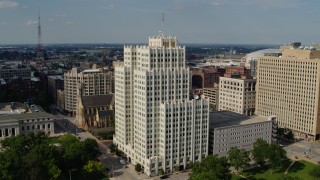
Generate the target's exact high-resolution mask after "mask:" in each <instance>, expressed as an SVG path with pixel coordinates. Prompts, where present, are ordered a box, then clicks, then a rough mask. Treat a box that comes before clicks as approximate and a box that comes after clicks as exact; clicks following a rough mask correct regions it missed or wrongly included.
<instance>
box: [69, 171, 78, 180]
mask: <svg viewBox="0 0 320 180" xmlns="http://www.w3.org/2000/svg"><path fill="white" fill-rule="evenodd" d="M76 170H77V169H71V170H69V176H70V180H72V178H71V172H73V171H76Z"/></svg>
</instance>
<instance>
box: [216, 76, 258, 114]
mask: <svg viewBox="0 0 320 180" xmlns="http://www.w3.org/2000/svg"><path fill="white" fill-rule="evenodd" d="M255 88H256V80H255V79H236V78H228V77H220V83H219V111H224V110H227V111H232V112H236V113H239V114H246V115H248V116H251V115H253V114H254V111H255V100H256V99H255V98H256V89H255Z"/></svg>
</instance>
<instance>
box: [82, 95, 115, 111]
mask: <svg viewBox="0 0 320 180" xmlns="http://www.w3.org/2000/svg"><path fill="white" fill-rule="evenodd" d="M81 99H82V104H83V106H84V107H87V108H88V107H101V106H110V105H113V104H114V95H113V94H107V95H93V96H82V97H81Z"/></svg>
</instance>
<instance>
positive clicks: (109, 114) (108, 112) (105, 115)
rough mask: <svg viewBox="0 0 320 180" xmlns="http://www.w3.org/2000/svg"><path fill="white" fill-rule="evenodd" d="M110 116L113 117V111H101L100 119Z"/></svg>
mask: <svg viewBox="0 0 320 180" xmlns="http://www.w3.org/2000/svg"><path fill="white" fill-rule="evenodd" d="M108 116H113V111H112V110H101V111H99V117H100V118H102V117H108Z"/></svg>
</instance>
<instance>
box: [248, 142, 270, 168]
mask: <svg viewBox="0 0 320 180" xmlns="http://www.w3.org/2000/svg"><path fill="white" fill-rule="evenodd" d="M252 155H253V158H254V160H255V161H256V163H257V164H259V165H260V166H263V165H265V163H266V161H267V159H268V156H269V144H268V142H267V141H265V140H263V139H257V141H256V142H255V143H253V150H252Z"/></svg>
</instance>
